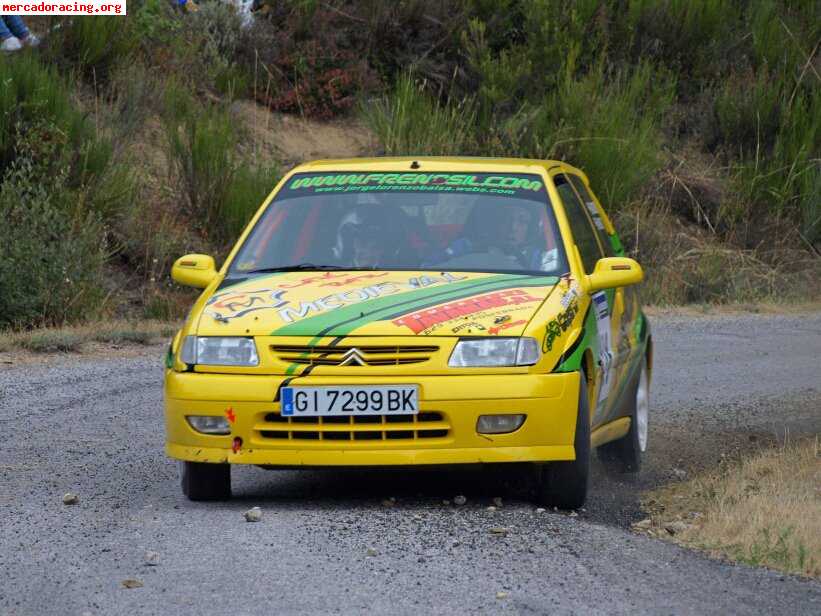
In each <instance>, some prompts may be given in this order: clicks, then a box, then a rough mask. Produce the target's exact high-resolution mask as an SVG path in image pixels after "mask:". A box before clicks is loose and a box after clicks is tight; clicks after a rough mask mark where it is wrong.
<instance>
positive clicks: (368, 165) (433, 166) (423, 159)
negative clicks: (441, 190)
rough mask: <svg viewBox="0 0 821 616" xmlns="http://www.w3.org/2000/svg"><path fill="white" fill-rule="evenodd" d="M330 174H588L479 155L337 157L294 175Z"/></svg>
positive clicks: (567, 167)
mask: <svg viewBox="0 0 821 616" xmlns="http://www.w3.org/2000/svg"><path fill="white" fill-rule="evenodd" d="M324 169H327V170H329V171H331V170H333V171H401V170H403V169H407V170H408V171H416V172H417V173H425V172H426V171H439V172H442V171H451V172H452V171H462V172H464V171H473V172H477V173H482V172H485V173H499V172H506V173H539V172H543V171H547V172H552V171H557V170H559V171H568V172H571V173H577V174H579V175H581V176H582V177H583V178H584V179H585V181H587V176H585V174H584V173H583V172H582V171H581V170H579V169H577V168H575V167H573V166H571V165H568V164H567V163H564V162H562V161H558V160H539V159H535V158H490V157H488V158H484V157H479V156H384V157H383V156H380V157H373V158H338V159H326V160H315V161H311V162H307V163H303V164H301V165H299V166H298V167H296V168H295V169H293V171H292V173H300V172H315V171H322V170H324Z"/></svg>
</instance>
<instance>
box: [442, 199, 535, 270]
mask: <svg viewBox="0 0 821 616" xmlns="http://www.w3.org/2000/svg"><path fill="white" fill-rule="evenodd" d="M540 229H541V223H540V221H539V219H538V214H537V213H536V212H535V211H534V210H533V209H532V208H529V207H527V206H526V205H524V204H518V203H513V204H509V205H505V206H502V207H499V206H498V205H497V204H496V203H490V202H484V203H483V202H479V203H477V204H476V206H475V207H474V209H473V211H472V212H471V215H470V217H469V220H468V222H467V223H466V224H465V228H464V235H463V236H462V237H460V238H458V239H456V240H454V241H453V242H452V243H451V244H450V245H449V246H448V247H447V249H446V250H445V251H444V255H441V259H440V260H441V261H444V260H447V259H454V258H457V257H460V256H462V255H467V254H470V253H475V252H496V253H501V254H504V255H506V256H508V257H510V258H511V259H515V262H516V263H518V264H519V266H520V267H522V268H524V269H528V270H542V269H544V255H545V253H544V251H543V250H542V248H543V247H540V244H543V241H540V239H539V238H540V233H541V231H540Z"/></svg>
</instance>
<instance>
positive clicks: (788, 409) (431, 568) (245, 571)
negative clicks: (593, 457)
mask: <svg viewBox="0 0 821 616" xmlns="http://www.w3.org/2000/svg"><path fill="white" fill-rule="evenodd" d="M653 335H654V338H655V344H656V354H655V355H656V370H655V374H654V375H653V381H654V382H653V414H652V415H651V420H652V422H653V427H652V431H651V442H650V447H651V448H652V451H651V454H650V456H649V459H648V463H647V464H646V470H645V471H644V472H643V473H642V475H641V476H640V478H638V479H631V478H617V479H614V478H611V477H609V476H607V475H605V473H604V471H603V470H602V469H601V468H600V467H599V466H598V465H594V478H593V487H592V494H591V498H590V504H589V506H588V507H587V508H586V509H587V510H586V511H582V512H580V514H579V515H578V516H571V515H568V514H566V513H560V512H539V513H537V512H536V510H535V507H534V506H533V505H531V504H530V503H528V502H527V500H526V498H524V497H523V496H522V494H521V493H520V492H517V490H516V489H515V488H510V487H508V486H504V485H503V484H504V483H505V481H504V479H505V477H504V470H502V471H499V470H494V471H492V472H490V473H482V472H480V471H478V470H476V469H468V470H441V469H440V470H407V471H367V472H363V471H359V472H350V471H322V472H319V471H310V472H302V473H298V472H284V471H278V472H273V471H264V470H261V469H257V468H240V469H238V470H236V469H235V471H234V491H235V494H236V498H235V499H234V500H232V501H231V502H229V503H216V504H208V503H190V502H188V501H187V500H185V499H184V498H183V496H182V495H181V493H180V489H179V481H178V474H177V467H176V465H175V464H174V463H172V462H171V461H169V460H167V459H166V458H165V456H164V454H163V421H162V404H161V403H162V387H161V381H162V367H161V361H160V358H159V353H160V351H158V352H157V353H156V354H152V355H151V356H145V357H137V358H128V359H109V360H101V359H95V358H70V357H69V358H65V359H60V360H57V361H53V362H52V363H50V364H49V365H45V366H38V365H37V364H26V365H13V366H10V367H6V368H4V369H2V370H0V428H2V434H3V444H2V446H0V571H2V577H0V614H14V615H16V614H37V615H39V614H76V615H80V614H86V613H87V614H95V615H96V614H126V613H136V614H229V613H230V614H237V615H239V614H271V613H304V614H316V613H342V614H347V613H361V612H365V611H369V610H372V611H374V612H378V613H390V614H405V613H448V614H452V613H475V612H501V613H519V614H531V613H533V614H561V613H584V614H597V613H602V614H604V613H608V614H613V613H631V614H632V613H663V614H707V613H715V614H730V613H739V614H741V613H744V614H750V613H778V614H788V613H789V614H798V613H803V614H810V613H816V614H817V613H821V583H819V582H816V581H807V580H802V579H799V578H794V577H791V576H785V575H781V574H778V573H775V572H772V571H767V570H763V569H753V568H749V567H746V566H741V565H731V564H727V563H723V562H719V561H714V560H710V559H708V558H706V557H704V556H703V555H701V554H698V553H695V552H691V551H688V550H684V549H682V548H679V547H677V546H675V545H672V544H668V543H664V542H661V541H658V540H655V539H651V538H648V537H644V536H638V535H635V534H632V533H631V532H630V531H629V530H627V529H626V528H625V527H624V526H625V525H626V524H627V523H629V521H630V520H631V519H635V515H637V512H636V510H635V500H636V499H635V497H636V492H637V491H639V490H640V489H642V488H643V487H647V486H648V485H649V484H648V481H649V482H650V484H652V483H653V482H654V481H655V482H658V481H662V480H665V479H664V477H665V473H666V472H667V469H669V468H670V467H671V466H673V465H674V464H676V463H678V462H680V457H681V456H683V455H685V454H684V453H682V452H686V451H688V449H687V448H688V447H692V450H693V451H697V452H701V453H700V454H699V455H701V456H702V457H703V458H704V462H705V464H709V463H710V461H709V457H710V456H711V455H715V453H716V452H715V451H713V450H712V449H711V450H709V451H707V450H705V449H704V447H701V448H699V446H700V444H702V443H703V442H708V443H713V442H718V441H711V440H710V439H714V438H716V437H715V435H716V434H724V433H734V434H737V433H742V434H746V433H751V434H752V433H753V432H755V433H762V432H768V431H769V432H774V433H778V432H779V431H783V429H784V427H790V428H791V429H794V430H799V431H803V432H810V433H818V432H820V431H821V412H820V411H819V408H821V362H819V356H821V313H812V314H808V315H792V316H771V315H767V316H764V315H745V316H732V317H730V316H724V317H699V318H684V317H665V318H657V319H654V320H653ZM674 434H678V436H676V437H675V439H677V440H675V439H674V438H673V436H670V435H674ZM671 439H672V440H671ZM687 439H689V441H688V440H687ZM674 441H675V444H677V446H678V449H676V447H673V446H672V445H671V446H670V447H667V446H665V445H666V444H672V443H673V442H674ZM677 456H678V457H679V458H677V459H672V458H673V457H677ZM648 477H649V478H650V479H648ZM68 492H72V493H75V494H77V495H78V497H79V501H78V502H77V503H76V504H73V505H66V504H63V495H64V494H66V493H68ZM457 494H464V495H466V496H467V503H466V504H464V505H462V506H456V505H454V504H453V498H454V496H456V495H457ZM496 496H502V498H503V501H502V503H501V506H497V507H496V510H488V509H487V507H488V506H489V505H491V504H493V499H494V497H496ZM389 497H394V498H395V499H396V500H395V502H391V501H390V500H387V501H386V499H388V498H389ZM443 500H448V501H450V502H449V503H448V504H444V503H443ZM496 505H499V503H498V501H497V502H496ZM254 506H258V507H260V508H261V509H262V518H261V520H260V521H259V522H256V523H248V522H246V521H245V518H244V517H243V513H244V512H246V511H247V510H249V509H251V508H252V507H254ZM126 580H132V581H131V582H128V583H127V584H124V583H123V582H125V581H126ZM134 580H136V581H137V582H138V583H135V582H134ZM140 584H141V585H140ZM129 586H130V588H129Z"/></svg>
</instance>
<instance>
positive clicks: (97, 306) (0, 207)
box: [0, 158, 107, 326]
mask: <svg viewBox="0 0 821 616" xmlns="http://www.w3.org/2000/svg"><path fill="white" fill-rule="evenodd" d="M72 196H73V195H72V193H71V192H70V191H69V190H67V189H66V186H65V184H64V182H63V178H61V177H59V176H57V177H56V178H52V179H51V181H50V182H48V183H46V182H44V181H43V178H42V177H41V176H38V175H37V174H36V168H35V167H34V166H33V165H32V163H31V161H30V160H28V159H25V158H21V159H18V160H17V161H16V162H15V163H14V165H13V167H12V169H11V170H10V171H8V172H7V173H6V177H5V179H4V181H3V183H2V187H0V220H3V225H0V288H2V289H3V292H2V293H1V294H0V323H2V324H5V325H19V326H24V325H25V326H28V325H31V324H38V325H43V324H54V323H63V322H66V321H74V320H83V319H87V318H92V317H95V316H98V315H99V314H100V313H101V312H102V310H103V300H104V292H103V290H102V288H103V282H102V281H103V265H104V263H105V260H106V257H107V254H106V242H105V231H104V227H103V225H102V224H101V222H100V219H99V216H98V215H97V214H95V213H94V212H86V213H82V212H80V211H78V210H77V208H72V204H71V202H70V201H71V199H72Z"/></svg>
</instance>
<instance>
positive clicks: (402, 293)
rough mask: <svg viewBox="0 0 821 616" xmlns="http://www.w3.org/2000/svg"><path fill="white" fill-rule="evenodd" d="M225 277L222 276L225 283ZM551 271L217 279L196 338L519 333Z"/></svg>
mask: <svg viewBox="0 0 821 616" xmlns="http://www.w3.org/2000/svg"><path fill="white" fill-rule="evenodd" d="M226 282H227V281H226ZM556 282H557V279H556V278H555V277H551V276H531V275H524V274H486V273H474V272H424V271H415V272H414V271H328V272H285V273H276V274H269V275H259V276H255V277H253V278H248V279H245V280H242V281H238V282H235V283H231V284H226V283H225V282H223V284H222V285H220V287H218V288H217V290H216V291H214V293H213V294H212V296H211V297H210V298H209V299H208V301H207V302H206V304H205V306H204V308H203V310H202V314H201V315H200V319H199V325H198V328H197V333H198V334H199V335H201V336H219V335H230V336H237V335H239V336H270V335H274V336H279V335H282V336H311V337H315V336H347V335H356V336H413V335H419V336H521V335H522V333H523V331H524V329H525V326H526V325H527V323H528V322H529V321H530V319H531V318H532V317H533V315H534V313H535V312H536V310H537V309H538V308H539V306H540V305H541V304H542V303H543V301H544V300H545V298H546V297H547V296H548V295H549V294H550V291H551V290H552V289H553V288H554V286H555V285H556Z"/></svg>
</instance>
